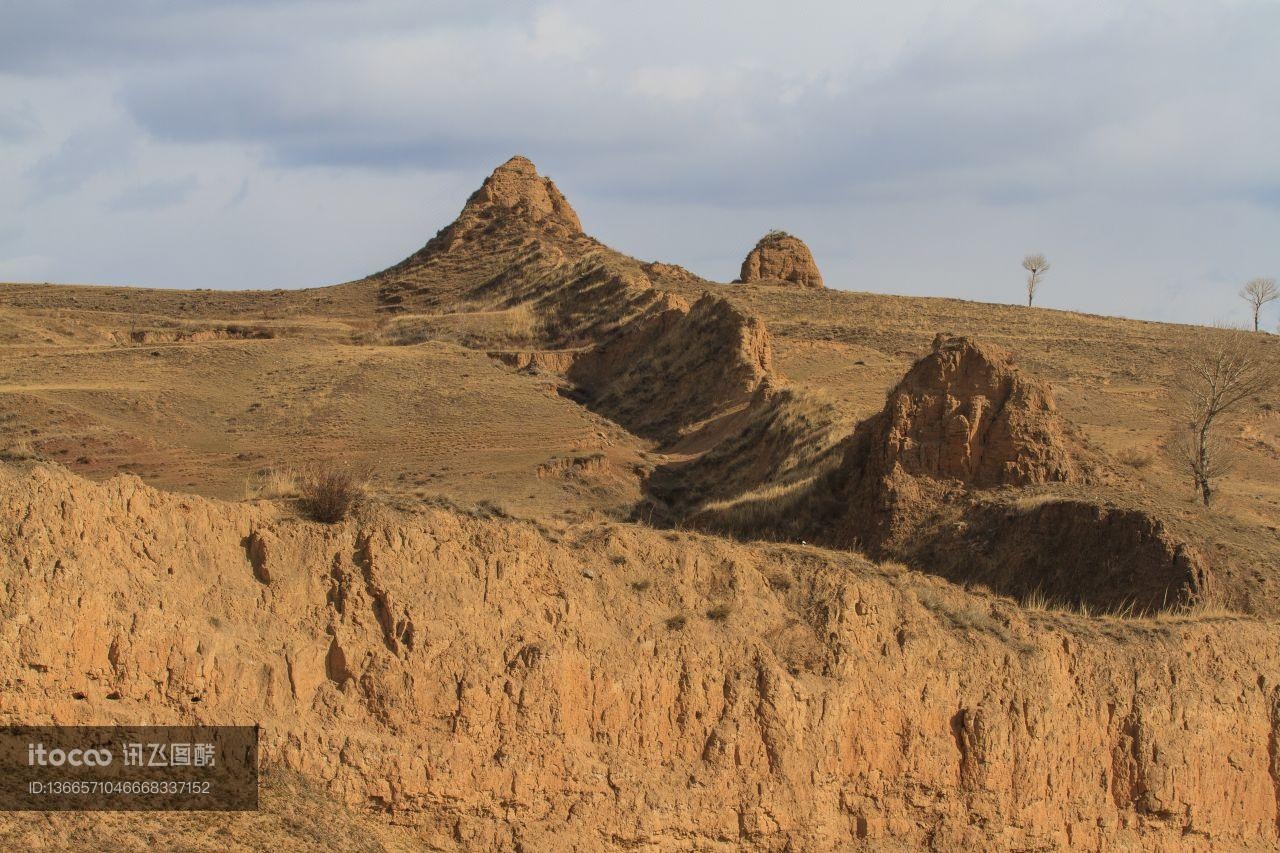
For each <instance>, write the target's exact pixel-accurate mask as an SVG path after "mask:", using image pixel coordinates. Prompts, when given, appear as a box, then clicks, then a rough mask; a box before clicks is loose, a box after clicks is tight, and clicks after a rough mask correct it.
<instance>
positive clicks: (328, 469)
mask: <svg viewBox="0 0 1280 853" xmlns="http://www.w3.org/2000/svg"><path fill="white" fill-rule="evenodd" d="M367 480H368V477H367V476H366V475H365V474H364V472H362V471H358V470H356V469H355V468H352V467H351V466H349V465H313V466H311V467H310V468H308V469H306V470H305V471H304V472H303V473H302V475H301V476H300V477H299V478H298V492H299V497H300V499H301V502H302V506H303V508H304V509H305V510H306V511H307V514H308V515H310V516H311V517H312V518H314V519H315V520H316V521H322V522H324V523H325V524H336V523H338V522H339V521H342V520H343V519H344V518H346V517H347V514H348V513H349V512H351V510H352V508H353V507H354V506H355V505H356V503H357V502H358V501H359V500H360V498H361V497H363V496H364V490H365V483H366V482H367Z"/></svg>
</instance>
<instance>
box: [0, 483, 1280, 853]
mask: <svg viewBox="0 0 1280 853" xmlns="http://www.w3.org/2000/svg"><path fill="white" fill-rule="evenodd" d="M0 541H3V542H4V543H6V547H5V548H4V549H0V688H2V689H3V691H4V697H5V701H4V703H3V704H2V705H0V722H6V723H18V722H21V723H27V724H32V723H43V722H58V723H65V724H72V723H84V724H88V723H100V724H109V723H112V722H116V721H125V720H129V721H134V722H136V721H137V720H138V719H147V720H149V721H153V722H155V723H160V724H163V723H171V724H186V723H196V724H201V723H204V724H208V723H220V724H229V723H239V724H253V723H258V724H260V725H261V726H262V747H263V748H262V763H263V765H264V767H266V768H268V769H269V770H271V769H284V768H290V769H292V770H293V771H296V772H298V773H300V774H301V775H302V776H303V777H304V778H305V779H308V780H311V782H312V783H314V784H316V785H322V786H324V787H325V788H326V789H328V790H329V791H331V792H333V793H334V794H335V795H337V796H339V797H341V798H342V799H344V800H346V801H347V802H349V803H351V804H352V805H353V807H355V808H357V809H360V810H366V811H369V812H377V813H378V814H380V815H381V818H380V819H381V820H384V821H385V820H390V821H392V822H394V823H396V824H398V825H401V826H404V827H408V828H411V830H412V832H413V833H415V835H416V838H417V844H418V845H419V846H422V847H427V848H432V849H472V850H474V849H490V850H517V849H558V850H583V851H585V850H609V849H682V848H684V849H717V848H725V849H752V850H786V849H798V850H830V849H859V848H862V849H886V848H889V849H893V848H894V847H900V848H903V849H934V850H957V849H969V850H997V849H999V850H1005V849H1063V848H1068V847H1071V848H1082V849H1126V850H1151V851H1155V850H1182V849H1246V848H1248V849H1268V848H1271V847H1274V846H1275V845H1276V843H1277V842H1278V841H1280V835H1277V826H1280V820H1278V819H1280V811H1278V807H1277V802H1278V801H1280V800H1278V798H1277V791H1280V783H1277V781H1276V780H1277V778H1280V775H1278V774H1277V772H1276V770H1275V766H1276V762H1275V757H1274V756H1275V753H1276V747H1275V744H1276V743H1277V742H1280V734H1278V733H1280V713H1278V712H1277V710H1276V709H1277V708H1280V692H1278V690H1277V688H1278V687H1280V657H1278V656H1277V654H1276V651H1275V649H1276V648H1277V640H1280V637H1278V636H1277V629H1276V627H1275V626H1274V625H1273V624H1271V623H1270V622H1268V621H1265V620H1249V619H1217V620H1208V619H1199V620H1197V619H1186V618H1182V619H1170V620H1168V621H1163V622H1154V623H1152V622H1142V623H1137V624H1134V625H1130V624H1128V623H1126V622H1124V621H1122V620H1108V621H1106V622H1100V621H1097V620H1091V619H1086V618H1082V617H1076V616H1071V615H1070V614H1046V615H1043V616H1041V615H1037V614H1029V613H1026V612H1024V611H1022V610H1020V609H1019V608H1017V607H1016V606H1014V605H1013V604H1012V603H1010V602H1008V601H1007V600H1003V599H998V598H995V597H992V596H986V595H974V594H970V593H966V592H964V591H962V590H960V589H959V588H957V587H954V586H952V585H950V584H947V583H945V582H943V581H940V580H937V579H933V578H928V577H926V576H922V575H918V574H915V573H911V572H906V571H898V570H895V569H892V568H891V567H876V566H873V565H871V564H868V563H866V562H865V561H863V560H862V559H860V558H858V557H855V556H852V555H843V556H842V555H838V554H832V553H830V552H820V551H815V550H813V549H807V548H800V547H790V546H773V547H759V546H754V547H748V546H743V545H738V544H734V543H731V542H726V541H720V540H715V539H710V538H705V537H699V536H691V535H687V534H676V533H668V534H663V533H660V532H657V531H652V530H646V529H643V528H640V527H632V526H627V525H599V524H587V525H581V526H568V527H563V528H561V529H559V530H550V529H547V528H545V527H541V526H538V525H534V524H526V523H516V522H510V521H502V520H486V519H479V518H472V517H468V516H466V515H463V514H459V513H457V512H452V511H446V510H429V511H426V512H423V513H420V514H415V515H402V514H393V513H390V512H389V511H381V510H366V511H365V512H364V514H363V515H362V516H361V517H360V518H358V519H354V520H350V521H347V522H344V523H342V524H338V525H334V526H323V525H318V524H314V523H310V522H303V521H298V520H295V519H292V518H290V517H288V516H287V515H286V514H282V512H281V509H280V508H278V507H276V506H274V505H271V504H257V505H244V504H240V505H236V504H225V503H219V502H214V501H207V500H203V499H201V498H198V497H192V496H187V495H174V494H167V493H162V492H157V491H155V490H153V489H150V488H148V487H147V486H145V485H143V484H142V483H141V481H139V480H137V479H136V478H132V477H121V478H116V479H113V480H109V481H107V482H105V483H102V484H91V483H89V482H87V481H84V480H80V479H78V478H76V477H73V476H71V475H69V474H67V473H66V472H64V471H62V470H60V469H56V468H49V467H40V468H36V469H34V470H32V471H29V472H15V471H14V470H13V469H0ZM267 802H268V805H269V804H270V800H268V801H267ZM61 819H62V818H49V819H48V820H49V821H56V820H61ZM74 819H75V818H74V817H67V818H66V820H74ZM30 820H31V817H30V816H28V815H22V816H17V817H7V818H5V817H0V836H5V835H6V833H7V832H8V828H9V827H8V826H7V825H8V824H13V822H14V821H17V822H19V824H20V825H21V826H27V825H29V822H30ZM49 837H61V836H59V835H58V834H57V833H52V834H50V836H49Z"/></svg>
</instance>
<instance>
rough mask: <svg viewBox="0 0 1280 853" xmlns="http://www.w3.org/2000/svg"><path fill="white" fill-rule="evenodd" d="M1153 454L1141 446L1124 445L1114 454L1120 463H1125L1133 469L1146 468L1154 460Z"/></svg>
mask: <svg viewBox="0 0 1280 853" xmlns="http://www.w3.org/2000/svg"><path fill="white" fill-rule="evenodd" d="M1155 458H1156V456H1155V454H1154V453H1152V452H1151V451H1150V450H1145V449H1143V448H1141V447H1126V448H1124V449H1123V450H1121V451H1120V452H1119V453H1117V454H1116V459H1117V460H1119V462H1120V464H1121V465H1127V466H1129V467H1130V468H1132V469H1133V470H1135V471H1141V470H1143V469H1144V468H1147V467H1148V466H1150V465H1151V463H1152V462H1154V461H1155Z"/></svg>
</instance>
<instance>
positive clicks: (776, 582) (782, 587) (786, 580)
mask: <svg viewBox="0 0 1280 853" xmlns="http://www.w3.org/2000/svg"><path fill="white" fill-rule="evenodd" d="M769 588H770V589H772V590H774V591H775V592H786V591H787V590H789V589H791V577H790V576H789V575H784V574H782V573H781V572H779V573H777V574H774V575H770V576H769Z"/></svg>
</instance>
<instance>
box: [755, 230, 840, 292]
mask: <svg viewBox="0 0 1280 853" xmlns="http://www.w3.org/2000/svg"><path fill="white" fill-rule="evenodd" d="M738 281H739V282H741V283H745V284H749V283H751V282H762V283H765V284H792V285H797V286H799V287H806V288H813V289H821V288H822V287H823V284H822V273H820V272H819V271H818V265H817V263H815V262H814V260H813V253H812V252H810V251H809V247H808V246H806V245H805V243H804V241H803V240H801V239H800V238H799V237H793V236H792V235H790V234H788V233H786V232H785V231H770V232H769V233H768V234H766V235H764V236H763V237H761V238H760V242H758V243H756V246H755V248H754V249H752V250H751V251H750V252H749V253H748V254H747V257H746V259H745V260H743V262H742V272H741V274H740V275H739V277H738Z"/></svg>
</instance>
